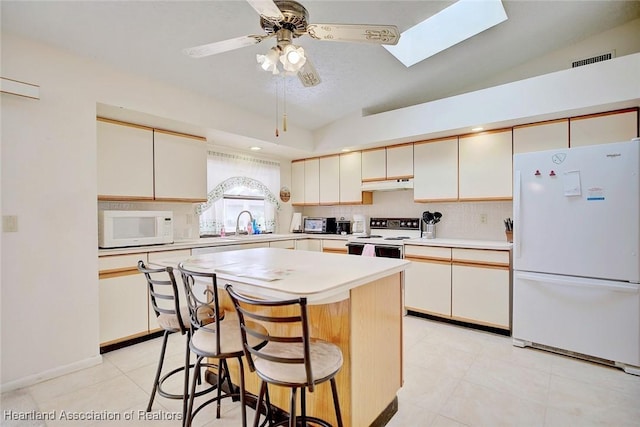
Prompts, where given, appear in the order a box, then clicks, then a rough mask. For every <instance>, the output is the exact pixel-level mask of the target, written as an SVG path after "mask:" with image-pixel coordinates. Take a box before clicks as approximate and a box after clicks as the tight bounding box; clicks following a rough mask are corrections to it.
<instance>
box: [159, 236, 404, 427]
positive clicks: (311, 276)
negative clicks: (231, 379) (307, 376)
mask: <svg viewBox="0 0 640 427" xmlns="http://www.w3.org/2000/svg"><path fill="white" fill-rule="evenodd" d="M180 261H184V262H185V266H186V267H187V268H190V269H194V270H201V271H213V272H215V273H216V274H217V276H218V286H219V287H220V290H222V289H223V287H224V285H225V284H226V283H231V284H232V285H233V286H234V288H235V289H237V290H238V291H240V292H243V293H247V294H250V295H253V296H256V297H265V298H273V299H281V298H282V299H284V298H292V297H306V298H307V300H308V303H309V307H308V308H309V318H310V327H311V336H313V337H317V338H322V339H325V340H327V341H330V342H333V343H335V344H337V345H338V346H340V348H341V349H342V353H343V358H344V365H343V367H342V370H341V371H340V372H339V373H338V375H337V377H336V380H337V383H338V394H339V397H340V405H341V409H342V414H343V421H344V425H345V426H352V427H361V426H369V425H384V424H386V422H387V421H388V420H389V418H390V417H391V416H392V415H393V414H394V413H395V411H396V410H397V397H396V394H397V392H398V390H399V389H400V387H401V386H402V381H403V380H402V314H403V306H402V279H403V271H404V270H405V269H406V268H407V267H408V266H409V265H410V263H409V262H408V261H404V260H399V259H391V258H372V257H356V256H350V257H345V256H344V255H340V254H332V253H317V252H307V251H291V250H287V249H278V248H255V249H247V250H243V251H231V252H221V253H212V254H205V255H199V256H192V257H190V258H188V259H184V258H182V259H180V258H169V259H164V260H161V261H156V262H155V264H159V265H164V266H173V267H175V266H177V264H178V262H180ZM221 295H222V296H223V298H222V301H223V302H222V304H223V306H225V308H226V309H228V310H233V307H232V305H231V302H230V301H229V300H228V297H227V296H226V293H224V292H221ZM245 365H246V364H245ZM231 369H232V370H233V367H232V368H231ZM246 385H247V390H248V391H249V392H250V393H253V394H257V392H258V387H259V381H258V377H257V376H256V375H254V374H248V375H247V379H246ZM269 393H270V395H271V402H272V404H274V405H276V406H278V407H279V408H282V409H285V410H286V408H288V406H289V390H288V389H286V388H280V387H270V388H269ZM307 412H308V414H309V415H314V416H317V417H320V418H323V419H326V420H327V421H329V422H330V423H332V424H334V425H335V424H336V421H335V414H334V411H333V405H332V398H331V388H330V386H329V384H328V383H326V384H321V385H320V386H318V387H317V388H316V390H315V392H314V393H308V394H307Z"/></svg>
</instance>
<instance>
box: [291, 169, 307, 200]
mask: <svg viewBox="0 0 640 427" xmlns="http://www.w3.org/2000/svg"><path fill="white" fill-rule="evenodd" d="M291 204H292V205H294V206H296V205H297V206H300V205H304V160H297V161H293V162H291Z"/></svg>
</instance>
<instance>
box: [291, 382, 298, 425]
mask: <svg viewBox="0 0 640 427" xmlns="http://www.w3.org/2000/svg"><path fill="white" fill-rule="evenodd" d="M297 391H298V389H297V388H296V387H292V388H291V402H289V408H290V409H289V427H296V392H297Z"/></svg>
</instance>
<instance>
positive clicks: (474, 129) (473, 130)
mask: <svg viewBox="0 0 640 427" xmlns="http://www.w3.org/2000/svg"><path fill="white" fill-rule="evenodd" d="M481 130H484V128H483V127H481V126H479V127H477V128H473V129H471V131H472V132H480V131H481Z"/></svg>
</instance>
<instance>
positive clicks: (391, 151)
mask: <svg viewBox="0 0 640 427" xmlns="http://www.w3.org/2000/svg"><path fill="white" fill-rule="evenodd" d="M386 154H387V179H402V178H413V143H411V144H403V145H395V146H392V147H387V149H386Z"/></svg>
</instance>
